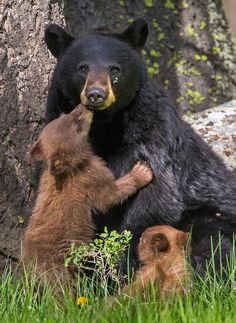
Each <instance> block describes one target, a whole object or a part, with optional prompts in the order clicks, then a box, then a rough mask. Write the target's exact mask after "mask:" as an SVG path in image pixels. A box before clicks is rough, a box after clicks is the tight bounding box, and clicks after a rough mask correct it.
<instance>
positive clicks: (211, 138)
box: [184, 100, 236, 172]
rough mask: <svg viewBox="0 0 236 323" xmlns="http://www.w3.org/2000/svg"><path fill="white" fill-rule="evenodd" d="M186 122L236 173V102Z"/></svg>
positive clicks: (194, 116) (202, 113)
mask: <svg viewBox="0 0 236 323" xmlns="http://www.w3.org/2000/svg"><path fill="white" fill-rule="evenodd" d="M184 120H185V121H187V122H188V123H190V124H191V125H192V127H193V128H194V129H195V130H196V131H197V132H198V133H199V134H200V135H201V136H202V138H204V139H205V140H206V141H207V142H208V143H209V144H210V146H211V147H212V148H213V150H214V151H215V152H216V153H217V154H218V155H219V156H221V157H222V158H223V160H224V161H225V163H226V164H227V166H228V167H229V168H230V169H231V170H234V172H235V171H236V100H233V101H230V102H227V103H224V104H222V105H219V106H218V107H215V108H211V109H208V110H205V111H203V112H199V113H196V114H194V115H192V116H191V117H187V116H184Z"/></svg>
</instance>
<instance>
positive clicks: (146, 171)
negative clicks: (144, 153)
mask: <svg viewBox="0 0 236 323" xmlns="http://www.w3.org/2000/svg"><path fill="white" fill-rule="evenodd" d="M131 174H132V176H134V177H135V180H136V181H137V183H138V184H139V185H140V186H141V187H143V186H145V185H147V184H149V183H150V182H151V180H152V179H153V172H152V169H151V167H150V166H149V165H148V163H147V162H145V161H139V162H137V164H135V165H134V167H133V168H132V170H131Z"/></svg>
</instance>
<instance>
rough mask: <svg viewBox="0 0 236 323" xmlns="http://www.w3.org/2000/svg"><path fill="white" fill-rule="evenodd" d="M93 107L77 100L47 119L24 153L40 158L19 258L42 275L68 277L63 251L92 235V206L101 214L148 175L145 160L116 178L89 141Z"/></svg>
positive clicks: (49, 278) (149, 177) (147, 179)
mask: <svg viewBox="0 0 236 323" xmlns="http://www.w3.org/2000/svg"><path fill="white" fill-rule="evenodd" d="M91 121H92V112H91V111H89V110H88V109H86V108H85V107H83V106H82V105H80V106H78V107H77V108H75V109H74V110H73V111H72V112H71V113H70V114H62V115H61V116H60V117H59V118H58V119H56V120H54V121H52V122H51V123H49V124H48V125H47V126H46V127H45V128H44V129H43V131H42V133H41V135H40V136H39V139H38V140H37V142H36V143H35V144H34V146H33V148H32V150H31V151H30V153H29V161H30V162H35V161H43V163H44V170H43V174H42V176H41V181H40V187H39V193H38V197H37V200H36V205H35V207H34V209H33V214H32V216H31V218H30V220H29V224H28V227H27V229H26V232H25V236H24V239H23V260H24V263H25V265H26V266H27V267H31V266H35V262H36V273H40V274H42V273H45V274H44V275H42V277H43V276H44V278H43V279H45V280H46V281H49V282H50V281H51V282H54V281H55V280H57V279H60V277H61V278H62V280H61V281H64V278H65V277H67V274H66V273H65V267H64V256H65V252H64V250H68V249H69V246H70V244H71V243H72V242H73V241H74V242H75V243H88V242H91V240H92V239H93V238H94V235H95V225H94V223H93V221H92V214H91V213H92V210H99V211H101V212H103V213H105V212H106V211H107V210H108V209H109V208H110V207H112V206H113V205H115V204H118V203H122V202H123V201H125V200H126V199H127V198H128V197H129V196H130V195H132V194H134V193H136V192H137V190H138V189H140V188H142V187H144V186H145V185H147V184H148V183H149V182H150V181H151V180H152V171H151V169H150V168H149V166H148V165H147V164H146V163H145V162H138V163H137V164H136V165H134V167H133V169H132V170H131V171H130V172H129V173H128V174H126V175H125V176H123V177H121V178H120V179H118V180H115V178H114V176H113V175H112V173H111V172H110V170H109V169H108V168H107V167H106V165H105V162H104V161H103V160H102V159H101V158H100V157H98V156H96V155H95V154H94V153H93V151H92V149H91V146H90V144H89V143H88V134H89V130H90V124H91Z"/></svg>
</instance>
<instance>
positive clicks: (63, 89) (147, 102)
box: [45, 18, 236, 273]
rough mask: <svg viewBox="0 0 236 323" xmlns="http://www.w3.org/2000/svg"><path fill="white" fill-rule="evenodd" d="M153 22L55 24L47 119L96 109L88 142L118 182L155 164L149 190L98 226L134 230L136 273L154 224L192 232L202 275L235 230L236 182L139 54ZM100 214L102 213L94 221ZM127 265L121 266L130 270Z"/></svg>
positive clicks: (49, 34) (48, 36) (49, 35)
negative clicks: (114, 27)
mask: <svg viewBox="0 0 236 323" xmlns="http://www.w3.org/2000/svg"><path fill="white" fill-rule="evenodd" d="M147 36H148V25H147V23H146V21H145V20H144V19H142V18H138V19H136V20H135V21H134V22H133V23H132V24H131V25H130V26H129V27H128V28H127V29H126V30H125V31H124V32H122V33H109V32H108V33H105V32H91V33H87V34H84V35H82V36H80V37H78V38H73V37H71V36H70V35H69V34H68V33H67V32H66V31H65V30H64V29H62V28H61V27H59V26H57V25H55V24H52V25H49V26H48V27H47V29H46V32H45V40H46V44H47V46H48V48H49V50H50V51H51V53H52V54H53V55H54V56H55V57H56V58H57V59H58V63H57V66H56V69H55V72H54V75H53V77H52V81H51V87H50V90H49V95H48V103H47V111H46V120H47V121H48V122H49V121H51V120H52V119H55V118H57V117H58V116H59V115H60V113H61V112H64V113H68V112H70V111H71V110H72V109H74V108H75V107H76V106H77V105H78V104H79V103H80V102H82V103H83V104H84V105H85V106H89V108H90V109H93V110H94V121H93V124H92V127H91V130H90V141H91V143H92V145H93V148H94V150H95V152H96V154H98V155H100V156H101V157H102V158H103V159H105V161H106V162H107V166H108V167H109V168H110V169H111V170H112V172H113V174H114V175H115V177H116V178H119V177H120V176H123V175H124V174H125V173H126V172H127V171H128V170H129V169H130V168H131V167H132V165H134V164H135V163H136V162H137V161H138V160H140V159H141V160H146V161H148V163H149V164H150V165H151V167H152V170H153V172H154V178H153V181H152V183H151V184H150V185H148V186H147V187H146V188H144V189H143V190H141V191H140V192H138V193H137V194H136V195H135V196H132V197H130V198H129V199H128V200H127V201H126V202H125V203H124V204H122V205H121V206H115V207H114V208H112V209H111V210H109V211H108V214H107V216H106V217H104V222H103V223H101V217H99V218H98V217H97V219H98V220H97V222H98V223H97V225H98V226H99V227H100V229H101V230H102V229H103V227H104V225H106V226H107V227H108V228H110V229H116V230H118V231H122V230H124V229H128V230H131V232H132V233H133V239H132V242H131V247H130V264H131V267H133V268H134V269H136V268H137V265H138V264H139V262H138V259H137V258H138V257H137V244H138V241H139V238H140V236H141V234H142V233H143V232H144V230H145V229H146V228H148V227H151V226H154V225H157V224H168V225H171V226H174V227H176V228H178V229H181V230H190V229H191V228H192V264H193V266H194V267H195V268H197V269H199V272H201V273H202V272H203V269H204V263H205V260H206V259H209V257H210V255H211V237H212V238H213V240H214V241H216V240H217V241H218V238H219V231H221V233H222V235H223V240H222V254H223V255H224V256H225V255H226V254H227V253H229V251H230V249H231V248H232V236H233V232H235V231H236V180H235V178H233V175H232V173H231V172H230V171H229V170H228V169H227V168H226V166H225V165H224V163H223V162H222V160H221V159H220V158H219V157H218V156H216V154H215V153H213V151H212V150H211V149H210V148H209V146H208V145H207V144H206V143H205V142H204V141H203V140H202V139H201V138H200V136H198V135H197V134H196V133H195V132H194V131H193V129H192V128H191V127H190V126H189V125H188V124H186V123H185V122H184V121H183V120H182V119H181V118H180V117H179V115H178V113H177V111H176V109H175V107H174V106H173V104H172V103H171V101H170V100H169V99H168V97H167V95H166V93H165V92H164V91H163V90H162V89H160V88H159V87H158V86H157V85H156V84H154V82H153V81H152V80H151V79H150V77H149V76H148V74H147V70H146V67H145V63H144V62H143V60H142V57H141V55H140V52H141V49H142V48H143V46H144V44H145V42H146V39H147ZM95 217H96V216H95ZM126 265H127V263H126V260H125V257H124V259H121V261H120V263H119V266H120V269H121V270H122V272H126V270H127V267H126Z"/></svg>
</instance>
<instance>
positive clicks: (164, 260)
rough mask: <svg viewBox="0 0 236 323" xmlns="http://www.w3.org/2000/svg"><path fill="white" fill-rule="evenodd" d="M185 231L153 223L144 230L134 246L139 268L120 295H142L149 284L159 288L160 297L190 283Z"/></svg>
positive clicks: (164, 296) (186, 287)
mask: <svg viewBox="0 0 236 323" xmlns="http://www.w3.org/2000/svg"><path fill="white" fill-rule="evenodd" d="M187 241H188V233H186V232H183V231H179V230H176V229H175V228H173V227H171V226H168V225H157V226H153V227H150V228H148V229H147V230H145V231H144V233H143V234H142V236H141V238H140V242H139V245H138V255H139V259H140V261H141V263H142V267H141V268H140V270H139V271H138V272H137V274H136V278H135V281H134V282H133V284H131V286H128V287H126V288H125V289H124V291H123V292H124V294H127V295H130V296H135V295H136V294H137V293H141V295H144V293H145V287H147V286H148V285H149V284H150V283H152V284H154V286H155V285H156V287H157V290H158V288H159V290H160V294H161V296H162V297H163V298H167V297H168V296H169V295H170V294H171V293H172V292H174V293H177V294H180V295H181V294H183V293H184V292H185V291H186V290H187V289H188V287H190V285H191V279H190V273H189V271H188V270H187V268H186V263H185V261H186V246H187Z"/></svg>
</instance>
